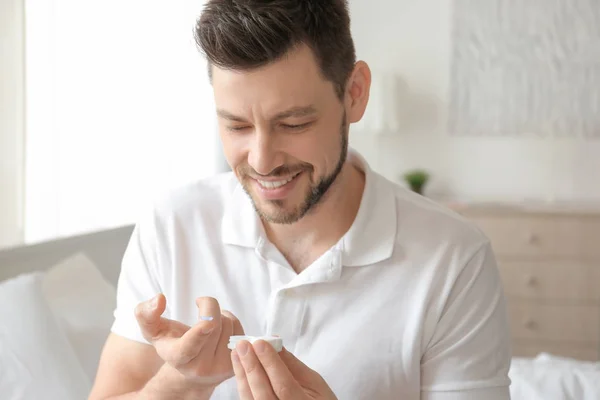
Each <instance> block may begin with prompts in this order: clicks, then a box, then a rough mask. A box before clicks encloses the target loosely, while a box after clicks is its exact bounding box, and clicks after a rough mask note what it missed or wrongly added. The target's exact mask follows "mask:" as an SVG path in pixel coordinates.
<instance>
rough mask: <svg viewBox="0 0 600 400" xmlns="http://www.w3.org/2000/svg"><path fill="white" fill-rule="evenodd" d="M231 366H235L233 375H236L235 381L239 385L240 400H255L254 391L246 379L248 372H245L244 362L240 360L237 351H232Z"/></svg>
mask: <svg viewBox="0 0 600 400" xmlns="http://www.w3.org/2000/svg"><path fill="white" fill-rule="evenodd" d="M231 364H232V365H233V373H234V374H235V381H236V383H237V388H238V394H239V396H240V400H254V396H252V390H250V385H249V384H248V379H247V378H246V371H244V366H243V365H242V360H240V356H239V355H238V353H237V351H236V350H235V349H234V350H232V351H231Z"/></svg>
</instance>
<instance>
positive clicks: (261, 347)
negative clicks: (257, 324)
mask: <svg viewBox="0 0 600 400" xmlns="http://www.w3.org/2000/svg"><path fill="white" fill-rule="evenodd" d="M266 344H267V343H266V342H265V341H264V340H259V341H258V342H255V343H254V345H253V347H254V350H255V351H256V353H257V354H260V353H263V352H264V351H265V349H266V348H265V345H266Z"/></svg>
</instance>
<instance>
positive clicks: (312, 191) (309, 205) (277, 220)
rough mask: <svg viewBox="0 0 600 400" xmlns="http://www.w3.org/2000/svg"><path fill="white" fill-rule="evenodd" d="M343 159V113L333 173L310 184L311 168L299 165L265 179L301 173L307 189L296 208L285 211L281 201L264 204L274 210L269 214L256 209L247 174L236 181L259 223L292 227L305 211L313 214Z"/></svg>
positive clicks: (345, 145) (345, 149)
mask: <svg viewBox="0 0 600 400" xmlns="http://www.w3.org/2000/svg"><path fill="white" fill-rule="evenodd" d="M347 156H348V123H347V122H346V112H345V111H344V114H343V116H342V122H341V124H340V152H339V157H338V162H337V163H336V166H335V168H334V169H333V171H331V172H330V173H328V174H326V175H323V176H321V177H319V178H318V179H317V180H316V181H314V180H313V172H314V167H313V166H312V165H310V164H308V163H301V164H299V165H296V166H286V165H282V166H280V167H277V168H276V169H275V170H273V171H272V172H271V173H270V174H269V176H293V175H296V174H299V173H301V172H306V174H307V176H308V177H309V180H310V181H309V183H310V185H309V187H308V189H307V191H306V195H305V196H304V200H303V201H302V202H301V203H300V204H299V205H297V206H296V207H294V208H293V209H291V210H289V209H287V210H286V208H285V204H286V201H285V200H270V201H268V203H269V204H270V205H272V206H275V208H276V209H275V210H273V211H268V210H264V209H262V208H261V207H260V206H259V205H258V202H257V200H256V199H255V198H254V197H253V196H252V192H251V190H250V184H249V182H248V180H249V178H248V177H247V173H244V172H241V173H240V177H241V178H242V179H241V181H242V187H243V188H244V191H245V192H246V194H247V195H248V197H250V200H251V201H252V205H253V207H254V210H256V213H257V214H258V215H259V217H260V218H261V219H262V220H263V221H265V222H269V223H274V224H293V223H294V222H297V221H298V220H300V219H301V218H302V217H304V216H305V215H306V214H308V212H309V211H311V210H314V209H315V208H316V206H317V205H318V204H319V203H320V202H321V201H322V200H323V198H324V196H325V194H326V193H327V191H328V190H329V188H331V186H332V185H333V183H334V182H335V180H336V179H337V177H338V176H339V174H340V172H342V168H343V167H344V164H345V162H346V158H347ZM246 168H249V167H246Z"/></svg>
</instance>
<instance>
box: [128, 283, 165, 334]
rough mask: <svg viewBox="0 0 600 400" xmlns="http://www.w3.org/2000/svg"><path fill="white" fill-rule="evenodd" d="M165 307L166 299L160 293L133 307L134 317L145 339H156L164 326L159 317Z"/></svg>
mask: <svg viewBox="0 0 600 400" xmlns="http://www.w3.org/2000/svg"><path fill="white" fill-rule="evenodd" d="M166 307H167V299H166V298H165V296H164V295H163V294H162V293H160V294H158V295H156V296H155V297H153V298H152V299H150V300H148V301H145V302H143V303H140V304H138V306H137V307H136V308H135V318H136V320H137V322H138V325H139V326H140V329H141V331H142V335H143V336H144V338H145V339H146V340H148V341H149V342H152V341H154V340H156V339H158V338H159V337H160V336H161V334H162V332H161V331H162V330H163V328H164V323H163V320H162V318H161V315H162V313H164V312H165V309H166Z"/></svg>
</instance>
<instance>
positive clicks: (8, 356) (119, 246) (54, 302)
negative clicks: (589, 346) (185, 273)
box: [0, 226, 600, 400]
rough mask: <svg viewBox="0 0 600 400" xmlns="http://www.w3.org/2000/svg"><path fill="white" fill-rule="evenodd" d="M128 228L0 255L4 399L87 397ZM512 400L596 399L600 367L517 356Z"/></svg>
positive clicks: (0, 382)
mask: <svg viewBox="0 0 600 400" xmlns="http://www.w3.org/2000/svg"><path fill="white" fill-rule="evenodd" d="M132 229H133V227H132V226H123V227H119V228H115V229H110V230H105V231H101V232H94V233H89V234H85V235H78V236H74V237H69V238H63V239H58V240H54V241H50V242H45V243H39V244H34V245H28V246H22V247H16V248H12V249H7V250H3V251H0V304H1V306H0V318H1V320H2V324H0V393H2V396H1V397H2V398H3V399H8V400H29V399H35V400H38V399H42V398H43V399H48V400H54V399H56V400H71V399H74V400H75V399H77V400H81V399H84V398H87V394H88V393H89V390H90V389H91V385H92V382H93V379H94V376H95V372H96V366H97V363H98V360H99V356H100V352H101V349H102V346H103V343H104V340H105V338H106V336H107V335H108V332H109V329H110V324H111V322H112V311H113V309H114V306H115V286H116V282H117V278H118V274H119V267H120V260H121V257H122V255H123V253H124V251H125V247H126V245H127V242H128V240H129V237H130V235H131V232H132ZM510 378H511V380H512V385H511V396H512V399H513V400H515V399H516V400H538V399H539V400H598V399H600V363H598V362H584V361H578V360H576V359H571V358H565V357H557V356H555V355H552V354H545V353H542V354H539V355H537V356H536V357H533V358H514V359H513V363H512V366H511V371H510Z"/></svg>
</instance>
